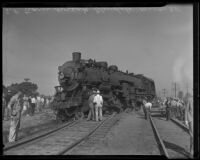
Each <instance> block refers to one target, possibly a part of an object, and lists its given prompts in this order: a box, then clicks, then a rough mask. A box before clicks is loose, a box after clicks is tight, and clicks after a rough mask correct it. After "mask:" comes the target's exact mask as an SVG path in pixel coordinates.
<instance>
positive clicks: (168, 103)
mask: <svg viewBox="0 0 200 160" xmlns="http://www.w3.org/2000/svg"><path fill="white" fill-rule="evenodd" d="M170 103H171V101H170V99H169V97H167V101H166V102H165V106H166V120H167V121H168V120H169V119H170V118H171V114H170Z"/></svg>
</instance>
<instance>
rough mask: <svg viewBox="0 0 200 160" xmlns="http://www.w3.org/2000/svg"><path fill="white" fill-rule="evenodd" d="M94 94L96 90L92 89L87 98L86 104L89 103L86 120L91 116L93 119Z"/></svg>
mask: <svg viewBox="0 0 200 160" xmlns="http://www.w3.org/2000/svg"><path fill="white" fill-rule="evenodd" d="M95 95H96V91H95V90H94V89H93V91H92V94H91V95H90V97H89V100H88V104H89V108H90V110H89V113H88V118H87V120H88V121H89V120H90V119H91V118H92V120H94V119H95V115H94V104H93V100H94V97H95Z"/></svg>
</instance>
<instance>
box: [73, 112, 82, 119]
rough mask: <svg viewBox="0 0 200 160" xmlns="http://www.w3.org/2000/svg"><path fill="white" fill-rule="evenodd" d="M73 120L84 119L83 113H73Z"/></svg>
mask: <svg viewBox="0 0 200 160" xmlns="http://www.w3.org/2000/svg"><path fill="white" fill-rule="evenodd" d="M75 118H76V119H83V118H84V113H83V112H82V111H78V112H76V113H75Z"/></svg>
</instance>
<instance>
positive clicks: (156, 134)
mask: <svg viewBox="0 0 200 160" xmlns="http://www.w3.org/2000/svg"><path fill="white" fill-rule="evenodd" d="M149 119H150V123H151V126H152V128H153V131H154V133H155V136H156V138H157V142H158V143H159V146H160V149H161V151H162V153H163V154H164V156H166V157H167V158H169V154H168V152H167V149H166V147H165V145H164V142H163V140H162V138H161V137H160V134H159V132H158V130H157V128H156V125H155V123H154V122H153V119H152V118H151V115H149Z"/></svg>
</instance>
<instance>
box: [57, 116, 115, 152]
mask: <svg viewBox="0 0 200 160" xmlns="http://www.w3.org/2000/svg"><path fill="white" fill-rule="evenodd" d="M114 116H116V114H112V115H111V116H109V117H108V118H107V119H105V120H104V121H102V122H101V123H100V124H99V125H98V126H96V127H95V128H94V129H93V130H92V131H90V132H89V133H88V134H87V135H86V136H84V137H82V138H81V139H79V140H77V141H76V142H74V143H73V144H71V145H70V146H67V147H66V148H64V149H63V150H62V151H60V152H58V153H57V154H56V155H63V154H64V153H65V154H66V152H69V151H70V150H72V149H74V148H75V147H76V146H78V145H79V144H80V143H81V142H83V141H84V140H86V139H88V138H89V137H90V136H91V135H92V134H93V133H95V132H96V131H97V129H98V128H100V127H101V126H102V125H103V124H105V122H107V121H108V120H110V119H112V118H113V117H114Z"/></svg>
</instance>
